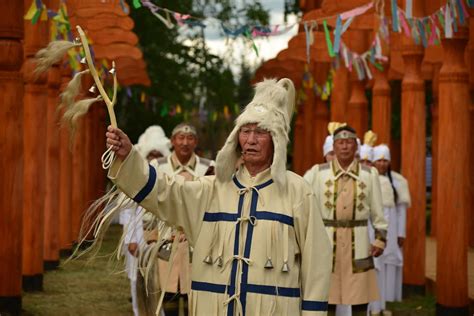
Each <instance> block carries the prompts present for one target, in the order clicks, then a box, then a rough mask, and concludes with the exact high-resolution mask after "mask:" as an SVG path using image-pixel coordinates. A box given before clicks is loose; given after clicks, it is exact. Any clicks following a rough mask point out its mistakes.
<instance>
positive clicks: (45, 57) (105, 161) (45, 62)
mask: <svg viewBox="0 0 474 316" xmlns="http://www.w3.org/2000/svg"><path fill="white" fill-rule="evenodd" d="M77 31H78V33H79V37H78V38H76V39H75V41H74V42H69V41H52V42H50V43H49V44H48V46H47V47H45V48H43V49H41V50H39V51H38V53H37V54H36V62H37V63H36V69H35V73H36V74H37V75H38V74H40V73H42V72H45V71H46V70H48V69H49V68H50V67H51V66H52V65H53V64H55V63H57V62H59V61H60V60H61V59H62V58H63V56H64V54H66V53H67V51H68V50H70V49H71V48H76V47H81V46H82V48H83V49H84V54H85V57H84V58H83V60H82V61H81V63H83V64H87V66H88V69H86V70H84V71H80V72H78V73H76V74H75V75H74V78H73V79H72V80H71V81H70V82H69V83H68V85H67V87H66V89H65V90H64V92H63V93H61V96H60V97H61V104H60V105H59V107H58V109H60V108H62V107H65V111H64V115H63V118H62V121H63V123H65V124H67V125H68V127H69V130H70V132H71V139H72V138H73V136H74V133H75V130H76V126H77V120H78V119H79V118H80V117H81V116H83V115H85V114H86V113H87V111H88V110H89V108H90V106H91V105H92V104H94V103H95V102H97V101H104V102H105V105H106V106H107V111H108V113H109V117H110V123H111V124H112V126H113V127H117V119H116V116H115V112H114V106H115V103H116V101H117V88H118V83H117V71H116V70H115V62H114V61H112V69H111V70H110V71H109V73H111V74H112V75H113V78H114V80H113V82H114V83H113V84H114V88H113V89H114V91H113V96H112V100H111V99H110V97H109V96H108V95H107V93H106V92H105V89H104V86H103V84H102V82H101V80H100V78H99V74H98V73H97V70H96V68H95V65H94V61H93V60H92V56H91V51H90V48H89V41H88V40H87V36H86V34H85V33H84V31H83V30H82V28H81V27H80V26H79V25H78V26H77ZM85 74H90V75H91V76H92V78H93V79H94V83H95V84H94V86H92V87H91V89H89V91H90V92H95V87H97V89H98V90H99V95H98V96H97V97H95V98H89V99H83V100H78V101H76V99H77V96H78V94H79V92H80V91H81V77H82V76H83V75H85ZM114 157H115V154H114V152H113V151H112V150H111V148H109V149H107V151H106V152H105V153H104V154H103V155H102V167H103V168H104V169H108V168H109V167H110V165H111V164H112V161H113V159H114Z"/></svg>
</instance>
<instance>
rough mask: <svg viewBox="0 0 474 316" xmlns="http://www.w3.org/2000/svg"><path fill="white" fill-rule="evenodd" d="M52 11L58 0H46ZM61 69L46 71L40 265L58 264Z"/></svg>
mask: <svg viewBox="0 0 474 316" xmlns="http://www.w3.org/2000/svg"><path fill="white" fill-rule="evenodd" d="M49 8H50V9H52V10H54V11H56V10H57V9H58V8H59V1H58V0H49ZM60 85H61V72H60V69H59V64H57V65H54V66H53V67H52V68H51V69H50V70H49V72H48V104H47V110H46V111H47V112H46V194H45V202H44V253H43V255H44V258H43V259H44V269H45V270H51V269H56V268H57V267H58V265H59V168H58V166H59V121H58V118H59V116H58V114H57V106H58V104H59V98H58V95H59V88H60Z"/></svg>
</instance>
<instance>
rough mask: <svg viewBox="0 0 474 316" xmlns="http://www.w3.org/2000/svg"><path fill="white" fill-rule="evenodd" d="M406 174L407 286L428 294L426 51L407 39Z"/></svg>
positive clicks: (404, 99)
mask: <svg viewBox="0 0 474 316" xmlns="http://www.w3.org/2000/svg"><path fill="white" fill-rule="evenodd" d="M402 41H403V51H402V56H403V61H404V63H405V74H404V77H403V81H402V159H401V162H402V174H403V175H404V176H405V177H406V179H407V180H408V184H409V187H410V195H411V200H412V206H411V208H410V209H408V211H407V231H406V237H407V240H406V243H405V245H404V246H403V248H404V254H405V257H404V260H405V262H404V264H403V269H404V271H403V272H404V275H403V282H404V284H405V285H406V289H407V290H408V292H410V291H415V292H424V284H425V238H426V233H425V227H426V225H425V213H426V186H425V182H426V181H425V157H426V132H425V126H426V113H425V85H424V81H423V79H422V77H421V61H422V59H423V47H422V46H417V45H415V44H414V43H413V39H411V38H406V37H404V38H403V40H402Z"/></svg>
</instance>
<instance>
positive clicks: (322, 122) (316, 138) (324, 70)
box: [310, 61, 330, 165]
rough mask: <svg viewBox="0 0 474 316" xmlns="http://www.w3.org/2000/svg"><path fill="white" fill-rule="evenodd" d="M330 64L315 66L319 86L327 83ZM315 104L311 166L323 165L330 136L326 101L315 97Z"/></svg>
mask: <svg viewBox="0 0 474 316" xmlns="http://www.w3.org/2000/svg"><path fill="white" fill-rule="evenodd" d="M329 68H330V64H329V63H327V62H324V61H318V62H316V64H315V69H316V71H317V73H315V76H314V77H315V80H316V82H318V84H319V85H323V84H325V83H326V80H327V77H328V74H329V71H330V70H329ZM314 98H315V104H314V111H313V124H312V127H313V132H312V133H313V137H312V142H311V144H310V146H312V147H313V156H312V160H311V164H312V165H314V164H316V163H323V162H324V157H323V145H324V140H325V139H326V136H327V134H328V130H327V126H328V123H329V109H328V106H327V104H326V101H323V100H322V99H321V97H320V96H317V95H314Z"/></svg>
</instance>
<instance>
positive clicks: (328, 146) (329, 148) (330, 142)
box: [323, 135, 334, 157]
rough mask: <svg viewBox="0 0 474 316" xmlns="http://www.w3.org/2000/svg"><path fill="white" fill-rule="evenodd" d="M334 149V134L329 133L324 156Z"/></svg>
mask: <svg viewBox="0 0 474 316" xmlns="http://www.w3.org/2000/svg"><path fill="white" fill-rule="evenodd" d="M333 150H334V139H333V138H332V135H328V136H326V139H325V140H324V145H323V156H324V157H326V155H327V154H329V153H330V152H331V151H333Z"/></svg>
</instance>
